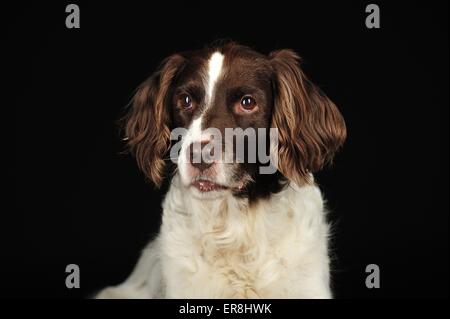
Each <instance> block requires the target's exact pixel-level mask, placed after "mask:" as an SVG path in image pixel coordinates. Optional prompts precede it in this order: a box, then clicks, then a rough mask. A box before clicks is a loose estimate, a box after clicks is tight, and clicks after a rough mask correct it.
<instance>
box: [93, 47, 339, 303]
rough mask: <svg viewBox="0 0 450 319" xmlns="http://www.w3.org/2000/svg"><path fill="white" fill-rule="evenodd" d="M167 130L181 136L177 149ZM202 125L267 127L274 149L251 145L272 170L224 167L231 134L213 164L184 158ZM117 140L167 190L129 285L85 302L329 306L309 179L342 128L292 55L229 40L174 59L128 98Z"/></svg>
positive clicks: (321, 233)
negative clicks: (317, 302)
mask: <svg viewBox="0 0 450 319" xmlns="http://www.w3.org/2000/svg"><path fill="white" fill-rule="evenodd" d="M175 128H183V129H184V130H185V133H184V135H183V137H182V138H181V141H179V140H178V142H177V143H175V141H174V139H173V136H172V131H173V129H175ZM208 128H215V129H216V130H218V131H219V132H220V133H222V134H223V133H224V131H226V129H227V128H232V129H233V128H241V129H242V130H247V129H249V128H250V129H267V130H269V129H275V130H276V132H277V136H276V140H275V141H274V140H273V139H271V138H270V136H269V135H267V134H266V135H264V136H265V137H262V139H263V140H265V141H266V145H267V143H268V144H269V148H268V150H269V152H270V153H271V158H273V157H274V155H275V157H276V159H277V160H276V166H275V169H274V172H273V173H270V174H262V173H261V170H260V168H261V165H260V164H261V161H260V160H257V161H256V162H250V161H241V162H238V161H236V160H234V161H233V160H231V161H225V160H224V158H225V159H230V158H233V155H234V153H235V152H236V150H235V149H231V150H230V148H229V149H228V150H226V147H223V146H224V145H226V144H227V143H229V142H230V141H231V140H232V141H234V140H235V139H236V138H235V137H234V138H231V139H228V140H227V139H225V142H224V141H222V142H220V143H219V144H218V145H219V146H218V148H215V149H214V153H215V154H216V155H217V154H219V155H221V156H222V160H220V159H219V160H217V159H214V160H209V161H208V160H206V159H205V160H200V161H193V160H192V159H193V154H194V155H195V154H196V151H195V150H194V149H197V153H198V150H201V151H203V150H204V149H205V148H206V146H207V145H208V143H209V142H210V141H211V135H210V134H206V133H205V132H207V130H208ZM124 133H125V136H126V144H127V148H128V149H129V151H130V153H131V154H132V155H133V156H135V158H136V160H137V164H138V166H139V168H140V169H141V170H142V172H143V173H144V174H145V176H146V177H147V178H148V179H149V180H150V181H151V182H152V183H154V184H155V185H156V186H160V185H161V184H163V183H164V181H165V180H169V181H170V183H169V187H168V191H167V194H166V196H165V199H164V201H163V205H162V206H163V216H162V225H161V228H160V232H159V234H158V235H157V236H156V238H154V239H153V240H152V241H151V242H150V243H149V244H148V246H147V247H146V248H145V249H144V250H143V252H142V255H141V257H140V259H139V261H138V263H137V265H136V267H135V269H134V271H133V272H132V274H131V275H130V276H129V278H128V279H127V280H126V281H125V282H124V283H122V284H120V285H118V286H114V287H107V288H105V289H103V290H101V291H100V292H99V293H98V294H97V295H96V297H97V298H332V291H331V288H330V261H329V247H328V238H329V224H328V222H327V219H326V209H325V208H324V203H323V198H322V195H321V192H320V190H319V188H318V186H317V185H316V184H315V182H314V177H313V173H314V172H317V171H319V170H321V169H322V168H323V167H324V166H325V165H326V164H328V163H330V162H331V160H332V159H333V156H334V155H335V153H336V152H337V151H338V150H339V149H340V148H341V146H342V145H343V143H344V141H345V139H346V126H345V122H344V119H343V117H342V115H341V113H340V112H339V110H338V108H337V107H336V106H335V104H333V102H331V101H330V99H329V98H328V97H327V96H326V95H325V94H324V93H323V92H322V91H321V90H320V89H319V88H318V87H317V86H316V85H315V84H313V83H312V82H311V81H310V80H309V79H308V78H307V77H306V75H305V74H304V72H303V71H302V70H301V67H300V58H299V56H298V55H297V54H296V53H295V52H294V51H292V50H288V49H283V50H278V51H274V52H272V53H270V54H268V55H264V54H261V53H258V52H256V51H255V50H253V49H251V48H249V47H246V46H243V45H239V44H237V43H232V42H230V43H225V44H221V45H216V46H213V47H207V48H204V49H201V50H196V51H189V52H184V53H177V54H174V55H172V56H170V57H168V58H167V59H165V60H164V61H163V62H162V64H161V65H160V67H159V68H158V70H157V71H156V72H155V73H154V74H153V75H152V76H151V77H150V78H148V79H147V80H146V81H145V82H143V83H142V84H141V85H140V86H139V88H138V89H137V91H136V93H135V95H134V97H133V99H132V102H131V103H130V106H129V109H128V111H127V114H126V116H125V118H124ZM225 135H226V134H225ZM256 135H257V137H261V136H262V135H261V134H259V130H258V133H257V134H256ZM252 143H253V142H252ZM175 144H178V145H179V146H180V147H179V151H178V157H176V156H175V157H174V159H172V156H169V153H170V149H171V148H173V146H174V145H175ZM263 144H264V143H262V144H261V145H263ZM272 144H274V145H276V150H274V148H273V145H272ZM194 145H200V148H198V147H194ZM251 146H252V145H251V143H250V142H248V143H247V144H246V146H245V149H248V148H249V147H251ZM206 153H208V154H210V155H211V151H207V152H206ZM170 159H172V161H171V160H170ZM186 159H187V160H186ZM173 162H174V163H173ZM272 166H273V165H272ZM267 167H268V166H266V168H267Z"/></svg>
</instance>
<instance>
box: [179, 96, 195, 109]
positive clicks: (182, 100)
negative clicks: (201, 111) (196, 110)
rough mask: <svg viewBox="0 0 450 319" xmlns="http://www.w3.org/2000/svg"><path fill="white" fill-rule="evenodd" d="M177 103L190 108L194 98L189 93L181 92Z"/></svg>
mask: <svg viewBox="0 0 450 319" xmlns="http://www.w3.org/2000/svg"><path fill="white" fill-rule="evenodd" d="M177 104H178V106H179V107H180V108H182V109H190V108H191V107H192V98H191V97H190V96H189V94H181V95H180V96H179V97H178V101H177Z"/></svg>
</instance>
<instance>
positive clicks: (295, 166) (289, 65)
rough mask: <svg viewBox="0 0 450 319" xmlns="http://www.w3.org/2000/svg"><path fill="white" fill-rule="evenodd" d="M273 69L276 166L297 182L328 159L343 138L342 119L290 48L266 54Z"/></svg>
mask: <svg viewBox="0 0 450 319" xmlns="http://www.w3.org/2000/svg"><path fill="white" fill-rule="evenodd" d="M269 57H270V59H271V63H272V66H273V68H274V72H275V81H274V93H275V103H274V110H273V115H272V127H276V128H278V137H279V142H278V143H279V144H278V155H279V157H278V170H279V171H280V172H281V173H283V175H284V176H286V177H287V178H289V179H290V180H292V181H294V182H296V183H297V184H298V185H301V184H303V183H305V182H306V183H308V182H310V179H309V176H310V175H309V173H310V172H311V173H312V172H315V171H318V170H320V169H321V168H322V167H323V166H324V165H325V164H326V163H328V162H330V161H331V160H332V158H333V155H334V154H335V152H336V151H337V150H338V149H339V148H340V147H341V146H342V144H343V143H344V141H345V138H346V128H345V122H344V119H343V117H342V115H341V113H340V112H339V110H338V109H337V107H336V105H334V104H333V102H331V101H330V100H329V99H328V98H327V97H326V96H325V94H323V93H322V92H321V91H320V89H319V88H318V87H316V86H315V85H314V84H313V83H311V82H310V81H309V80H308V78H307V77H306V76H305V74H304V73H303V72H302V70H301V69H300V65H299V61H300V58H299V56H298V55H297V54H296V53H295V52H293V51H291V50H280V51H276V52H273V53H271V54H270V55H269Z"/></svg>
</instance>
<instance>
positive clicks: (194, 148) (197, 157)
mask: <svg viewBox="0 0 450 319" xmlns="http://www.w3.org/2000/svg"><path fill="white" fill-rule="evenodd" d="M208 143H209V142H205V141H202V142H198V143H197V142H196V143H192V144H191V145H190V146H189V162H190V163H191V165H192V166H194V167H195V168H197V169H198V170H200V171H204V170H207V169H208V168H210V167H211V166H212V164H213V160H212V158H209V157H210V156H214V149H213V148H212V147H211V146H209V148H210V152H209V154H208V151H206V152H203V150H204V149H205V146H207V145H208ZM202 153H203V154H202ZM208 155H210V156H208ZM203 157H205V158H203Z"/></svg>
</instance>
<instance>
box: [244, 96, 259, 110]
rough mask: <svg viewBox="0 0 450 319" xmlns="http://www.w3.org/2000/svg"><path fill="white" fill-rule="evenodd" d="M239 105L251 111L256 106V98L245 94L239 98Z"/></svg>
mask: <svg viewBox="0 0 450 319" xmlns="http://www.w3.org/2000/svg"><path fill="white" fill-rule="evenodd" d="M241 107H242V108H243V109H244V110H245V111H252V110H253V109H254V108H255V107H256V100H255V99H254V98H252V97H251V96H248V95H246V96H244V97H243V98H242V99H241Z"/></svg>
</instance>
